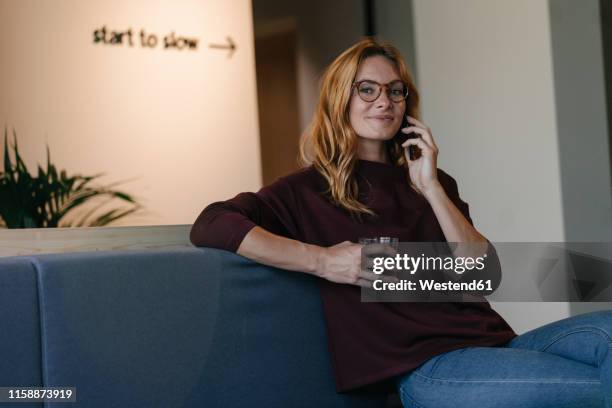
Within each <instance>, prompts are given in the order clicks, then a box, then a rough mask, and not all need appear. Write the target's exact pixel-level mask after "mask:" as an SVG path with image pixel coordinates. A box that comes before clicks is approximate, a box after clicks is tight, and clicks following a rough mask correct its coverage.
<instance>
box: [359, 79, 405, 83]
mask: <svg viewBox="0 0 612 408" xmlns="http://www.w3.org/2000/svg"><path fill="white" fill-rule="evenodd" d="M360 81H369V82H376V83H377V84H390V83H391V82H395V81H401V78H396V79H392V80H390V81H389V82H378V81H375V80H373V79H370V78H361V79H355V82H360Z"/></svg>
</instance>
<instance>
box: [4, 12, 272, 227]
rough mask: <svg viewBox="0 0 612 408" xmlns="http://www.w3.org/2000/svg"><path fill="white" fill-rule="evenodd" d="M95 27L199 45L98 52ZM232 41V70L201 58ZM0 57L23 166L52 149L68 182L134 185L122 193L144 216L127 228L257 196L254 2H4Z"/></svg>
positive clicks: (8, 115) (222, 58)
mask: <svg viewBox="0 0 612 408" xmlns="http://www.w3.org/2000/svg"><path fill="white" fill-rule="evenodd" d="M102 25H106V26H107V27H108V28H111V29H120V30H123V29H127V28H128V27H131V28H132V29H133V30H134V31H136V32H137V31H139V30H140V28H144V29H145V30H147V31H148V32H152V33H156V34H158V35H159V36H161V37H163V36H164V35H165V34H168V33H169V32H171V31H175V32H176V33H177V35H185V36H189V37H196V38H198V39H199V45H198V49H197V50H196V51H193V52H192V51H186V50H183V51H177V50H164V49H163V47H162V46H161V45H159V44H158V46H157V48H155V49H143V48H140V45H139V38H138V35H135V36H134V40H136V41H135V43H136V44H135V46H134V47H132V48H130V47H128V46H118V45H116V46H109V45H106V46H104V45H101V44H93V41H92V38H93V34H92V33H93V31H94V29H96V28H98V27H100V26H102ZM228 35H229V36H231V37H232V38H233V39H234V41H235V42H236V44H237V47H238V48H237V51H236V52H235V54H234V55H233V57H232V58H228V57H227V52H226V51H224V50H223V51H219V50H211V49H209V48H208V44H209V43H211V42H214V43H223V42H225V37H226V36H228ZM160 40H161V38H160ZM0 50H1V51H2V63H1V64H0V90H1V91H0V123H1V124H2V125H4V124H7V125H8V126H9V127H13V126H14V127H15V128H16V130H17V133H18V136H19V142H20V148H21V150H22V153H23V155H24V157H25V159H26V162H27V164H28V165H30V166H34V165H35V163H36V162H43V161H44V158H45V147H44V145H45V143H48V144H49V146H50V148H51V154H52V159H53V161H54V162H56V163H57V164H58V166H59V167H62V168H66V169H67V170H69V171H70V172H75V173H76V172H78V173H84V174H94V173H99V172H104V173H106V174H107V178H106V180H108V181H116V180H125V179H129V180H131V181H130V182H128V183H126V184H125V185H123V188H124V189H125V190H127V191H128V192H130V193H133V194H135V195H137V196H138V197H140V198H141V199H142V202H143V203H144V204H145V206H146V208H147V210H148V211H147V212H145V213H143V214H142V215H141V216H140V217H138V218H133V219H132V220H130V221H128V222H126V223H127V224H185V223H191V222H192V221H193V220H194V219H195V217H196V216H197V214H198V213H199V211H200V210H201V209H202V208H203V206H204V205H205V204H207V203H210V202H211V201H215V200H219V199H225V198H228V197H230V196H233V195H234V194H236V193H237V192H239V191H244V190H256V189H257V188H259V186H260V183H261V170H260V159H259V157H260V155H259V137H258V123H257V121H258V119H257V98H256V85H255V63H254V50H253V28H252V15H251V1H250V0H232V1H194V0H192V1H189V0H178V1H170V0H157V1H144V0H142V1H138V0H130V1H122V0H110V1H105V2H91V1H80V0H45V1H36V0H2V1H1V2H0ZM126 221H127V220H126ZM124 224H125V223H124Z"/></svg>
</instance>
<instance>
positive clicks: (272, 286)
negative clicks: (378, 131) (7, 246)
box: [0, 248, 385, 408]
mask: <svg viewBox="0 0 612 408" xmlns="http://www.w3.org/2000/svg"><path fill="white" fill-rule="evenodd" d="M31 260H32V263H33V265H34V266H35V268H36V270H35V271H34V270H33V269H32V266H31V265H30V266H29V268H30V269H27V268H28V266H27V265H24V266H23V268H25V269H24V270H23V271H22V272H21V273H19V272H14V273H15V274H16V275H19V276H18V277H13V276H12V275H11V276H10V277H8V278H9V279H15V282H17V281H21V280H25V281H27V282H37V283H38V286H34V288H35V290H34V291H30V292H29V294H28V295H27V296H29V297H27V296H24V297H23V298H22V299H20V300H19V302H21V303H19V304H20V305H21V306H20V307H22V308H24V310H25V309H27V307H26V306H28V305H29V306H30V308H31V309H32V310H31V311H30V312H31V314H30V315H29V316H28V320H29V321H30V323H31V322H32V321H36V322H37V319H38V315H37V314H36V313H37V310H38V308H37V307H36V308H32V304H33V303H34V304H36V305H38V302H39V303H40V310H41V314H40V323H41V324H40V327H42V330H41V332H40V333H39V336H38V338H41V339H42V343H41V344H40V347H41V350H42V352H41V354H42V361H41V362H40V363H41V365H40V366H41V367H42V378H43V382H44V384H45V385H46V386H74V387H76V389H77V403H76V404H70V406H71V407H78V406H83V407H90V408H95V407H109V406H131V407H140V406H143V407H144V406H146V407H191V406H193V407H196V406H197V407H207V408H208V407H211V408H212V407H223V408H227V407H259V406H261V407H283V408H285V407H383V406H384V405H385V396H382V395H374V394H365V393H362V394H360V395H347V394H337V393H336V391H335V388H334V380H333V376H332V371H331V362H330V357H329V351H328V348H327V347H328V346H327V340H326V333H325V325H324V321H323V313H322V308H321V300H320V297H319V293H318V289H317V288H316V281H315V279H314V278H313V277H311V276H308V275H305V274H301V273H293V272H287V271H281V270H277V269H273V268H268V267H264V266H262V265H259V264H256V263H254V262H252V261H249V260H247V259H245V258H242V257H240V256H237V255H235V254H232V253H229V252H225V251H219V250H214V249H207V248H182V249H172V250H163V251H162V250H141V251H122V252H104V253H75V254H55V255H46V256H44V255H41V256H36V257H32V258H31ZM34 278H37V279H34ZM3 279H4V278H3ZM28 279H29V280H28ZM0 287H1V286H0ZM37 293H38V298H39V299H38V301H37V300H36V299H37V296H36V295H37ZM9 303H10V302H9ZM31 326H32V327H31V329H32V336H33V338H35V337H36V332H35V329H36V327H37V325H36V324H34V325H31ZM0 335H1V334H0ZM11 336H12V335H9V339H5V340H4V341H9V342H12V341H13V340H12V337H11ZM30 346H31V347H35V346H36V343H32V344H30ZM24 347H25V346H24ZM31 355H32V356H34V355H36V353H35V352H32V353H31ZM39 356H40V354H39ZM36 363H37V361H33V362H32V363H31V365H32V366H35V365H36ZM32 371H34V369H32ZM38 374H39V375H40V370H39V372H38ZM33 376H35V374H33ZM33 378H34V377H33Z"/></svg>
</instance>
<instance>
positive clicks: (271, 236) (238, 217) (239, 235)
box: [190, 193, 380, 286]
mask: <svg viewBox="0 0 612 408" xmlns="http://www.w3.org/2000/svg"><path fill="white" fill-rule="evenodd" d="M287 218H288V217H287V215H286V214H283V213H282V209H281V208H272V207H271V206H270V205H268V204H266V203H264V202H262V201H261V200H260V199H259V198H258V196H257V195H256V194H253V193H241V194H239V195H237V196H236V197H234V198H233V199H231V200H227V201H222V202H218V203H213V204H211V205H209V206H208V207H206V208H205V209H204V211H202V213H201V214H200V216H199V217H198V219H197V220H196V221H195V223H194V224H193V226H192V228H191V233H190V239H191V242H192V243H193V244H194V245H195V246H206V247H213V248H219V249H225V250H228V251H232V252H236V253H237V254H239V255H241V256H244V257H246V258H249V259H252V260H253V261H256V262H258V263H261V264H264V265H268V266H273V267H276V268H280V269H286V270H291V271H297V272H304V273H309V274H312V275H315V276H318V277H320V278H323V279H327V280H329V281H332V282H336V283H346V284H353V285H360V286H371V280H373V279H379V278H380V277H379V276H377V275H374V274H373V273H371V272H362V271H361V270H360V269H361V267H360V262H361V245H358V244H354V243H351V242H348V241H345V242H342V243H340V244H337V245H334V246H332V247H328V248H326V247H321V246H318V245H312V244H306V243H304V242H301V241H298V240H294V239H291V238H287V237H285V236H283V235H288V236H292V235H293V236H295V235H297V233H296V231H295V230H294V228H295V226H294V225H292V222H291V220H288V219H287ZM292 230H293V231H292Z"/></svg>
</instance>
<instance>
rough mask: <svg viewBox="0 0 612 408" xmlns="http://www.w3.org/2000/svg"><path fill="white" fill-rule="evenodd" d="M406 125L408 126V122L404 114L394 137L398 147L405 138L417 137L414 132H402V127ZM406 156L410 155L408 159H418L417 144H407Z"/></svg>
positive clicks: (419, 151) (418, 150)
mask: <svg viewBox="0 0 612 408" xmlns="http://www.w3.org/2000/svg"><path fill="white" fill-rule="evenodd" d="M408 126H410V123H408V119H407V118H406V116H404V120H403V121H402V124H401V126H400V128H399V130H398V131H397V133H396V135H395V137H394V139H395V140H396V142H397V143H398V144H399V145H400V147H401V145H402V144H404V143H405V142H406V140H408V139H417V138H418V137H419V135H418V134H417V133H414V132H410V133H404V132H402V129H403V128H405V127H408ZM408 157H410V160H416V159H418V158H419V157H421V149H419V148H418V147H417V146H408Z"/></svg>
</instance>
